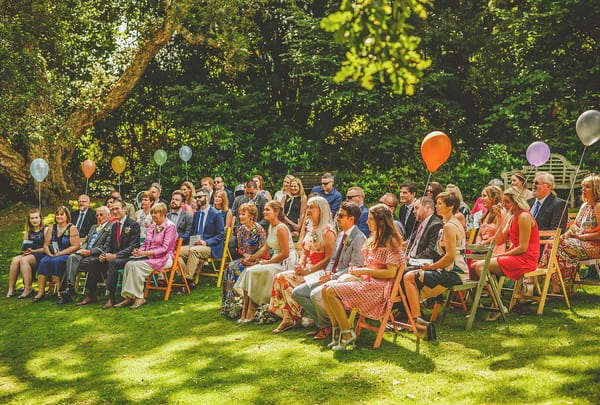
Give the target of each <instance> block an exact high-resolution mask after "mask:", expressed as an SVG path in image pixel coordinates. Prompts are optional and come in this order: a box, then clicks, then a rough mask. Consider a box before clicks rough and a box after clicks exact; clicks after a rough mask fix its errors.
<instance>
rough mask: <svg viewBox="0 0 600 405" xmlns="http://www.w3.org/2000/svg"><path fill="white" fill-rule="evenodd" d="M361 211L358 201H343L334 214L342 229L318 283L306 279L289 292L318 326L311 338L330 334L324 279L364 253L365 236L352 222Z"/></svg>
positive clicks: (359, 261)
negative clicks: (312, 284)
mask: <svg viewBox="0 0 600 405" xmlns="http://www.w3.org/2000/svg"><path fill="white" fill-rule="evenodd" d="M360 215H361V211H360V207H359V206H358V204H356V203H355V202H351V201H344V202H343V203H342V205H341V207H340V210H339V212H338V214H337V215H336V221H337V223H338V225H339V227H340V229H341V230H342V232H340V233H339V234H338V236H337V240H336V243H335V249H334V253H333V256H332V257H331V260H330V261H329V264H328V265H327V267H326V268H325V274H324V275H323V276H322V277H321V279H320V280H319V284H318V285H315V286H312V287H311V286H309V285H308V284H307V283H304V284H301V285H299V286H298V287H296V288H294V290H293V291H292V296H293V297H294V299H295V300H296V301H297V302H298V303H299V304H300V305H301V306H302V308H304V310H305V311H306V314H307V316H308V317H309V318H312V319H314V321H315V324H316V325H317V327H318V328H319V330H318V331H317V332H316V333H315V334H314V336H315V339H326V338H327V337H328V336H331V322H330V320H329V317H328V316H327V312H326V311H325V305H324V304H323V298H322V297H321V290H322V289H323V284H325V283H327V282H337V279H338V278H339V277H340V276H341V275H342V274H345V273H347V272H348V269H349V268H350V267H357V266H362V265H363V264H364V260H365V258H364V255H363V253H362V248H363V245H364V244H365V241H366V237H365V235H364V234H363V233H362V232H361V230H360V229H359V228H358V227H357V226H356V224H357V223H358V220H359V218H360Z"/></svg>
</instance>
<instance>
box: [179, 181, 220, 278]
mask: <svg viewBox="0 0 600 405" xmlns="http://www.w3.org/2000/svg"><path fill="white" fill-rule="evenodd" d="M209 195H210V192H209V190H208V189H206V188H202V189H201V190H199V191H197V192H196V195H195V196H194V198H195V199H196V205H197V207H198V210H197V211H196V212H195V213H194V219H193V221H192V234H191V236H190V244H189V246H183V247H182V248H181V252H180V253H179V265H180V266H181V268H182V269H183V271H184V272H185V277H186V278H187V279H188V284H189V286H190V288H193V287H195V284H194V282H193V280H192V279H193V278H194V274H195V273H196V269H197V268H198V265H199V264H200V263H204V262H206V261H207V260H208V258H210V257H221V256H222V255H223V241H224V239H225V230H224V229H225V228H224V224H223V216H222V215H221V213H220V212H219V211H217V210H216V209H214V208H213V207H211V206H210V204H209V203H208V197H209Z"/></svg>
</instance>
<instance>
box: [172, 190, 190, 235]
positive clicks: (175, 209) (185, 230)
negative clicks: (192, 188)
mask: <svg viewBox="0 0 600 405" xmlns="http://www.w3.org/2000/svg"><path fill="white" fill-rule="evenodd" d="M183 198H184V195H183V192H182V191H181V190H175V191H173V193H171V204H170V206H169V208H170V209H169V212H168V213H167V219H168V220H169V221H171V222H173V223H174V224H175V227H176V228H177V237H178V238H181V239H183V244H184V245H185V244H187V243H188V242H189V241H190V235H191V234H192V214H190V213H189V212H187V211H184V210H183Z"/></svg>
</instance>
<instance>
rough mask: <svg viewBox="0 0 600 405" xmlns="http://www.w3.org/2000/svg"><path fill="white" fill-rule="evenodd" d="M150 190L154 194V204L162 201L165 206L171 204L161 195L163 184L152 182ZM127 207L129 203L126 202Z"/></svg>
mask: <svg viewBox="0 0 600 405" xmlns="http://www.w3.org/2000/svg"><path fill="white" fill-rule="evenodd" d="M148 191H150V192H151V193H152V195H153V196H154V204H158V203H159V202H161V203H163V204H164V205H165V206H168V205H169V202H168V201H167V200H165V199H164V198H162V197H161V196H160V195H161V193H162V186H161V185H160V183H152V185H151V186H150V188H149V189H148ZM123 202H125V201H123ZM125 207H126V208H127V204H125ZM126 212H127V211H126ZM134 220H135V219H134Z"/></svg>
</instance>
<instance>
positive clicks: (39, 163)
mask: <svg viewBox="0 0 600 405" xmlns="http://www.w3.org/2000/svg"><path fill="white" fill-rule="evenodd" d="M29 172H30V173H31V175H32V176H33V178H34V179H36V180H37V181H38V182H40V183H41V182H42V181H44V179H45V178H46V176H48V162H46V161H45V160H44V159H40V158H37V159H35V160H34V161H33V162H31V164H30V165H29Z"/></svg>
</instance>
